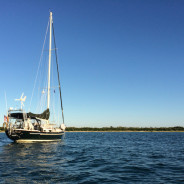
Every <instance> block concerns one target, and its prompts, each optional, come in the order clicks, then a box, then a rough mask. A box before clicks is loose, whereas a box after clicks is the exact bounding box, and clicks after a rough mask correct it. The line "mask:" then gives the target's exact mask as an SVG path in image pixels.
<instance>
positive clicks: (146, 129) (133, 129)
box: [0, 126, 184, 132]
mask: <svg viewBox="0 0 184 184" xmlns="http://www.w3.org/2000/svg"><path fill="white" fill-rule="evenodd" d="M0 131H4V128H3V127H0ZM66 131H70V132H72V131H92V132H93V131H94V132H103V131H104V132H111V131H117V132H118V131H119V132H121V131H125V132H126V131H127V132H128V131H131V132H141V131H144V132H157V131H158V132H159V131H163V132H164V131H165V132H174V131H184V127H181V126H175V127H113V126H110V127H102V128H95V127H66Z"/></svg>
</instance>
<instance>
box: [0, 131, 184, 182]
mask: <svg viewBox="0 0 184 184" xmlns="http://www.w3.org/2000/svg"><path fill="white" fill-rule="evenodd" d="M0 183H8V184H9V183H184V133H171V132H170V133H161V132H157V133H153V132H149V133H145V132H138V133H135V132H112V133H110V132H109V133H108V132H106V133H101V132H98V133H97V132H90V133H89V132H81V133H76V132H67V133H66V134H65V139H64V140H63V141H61V142H58V143H29V144H16V143H12V142H11V141H10V140H9V139H8V138H6V135H5V134H4V133H1V134H0Z"/></svg>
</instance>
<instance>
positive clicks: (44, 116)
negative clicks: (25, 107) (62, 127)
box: [8, 109, 50, 120]
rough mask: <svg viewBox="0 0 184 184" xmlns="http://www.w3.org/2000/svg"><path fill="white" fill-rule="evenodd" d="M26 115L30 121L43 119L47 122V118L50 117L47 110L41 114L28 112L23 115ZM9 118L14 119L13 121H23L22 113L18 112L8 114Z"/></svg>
mask: <svg viewBox="0 0 184 184" xmlns="http://www.w3.org/2000/svg"><path fill="white" fill-rule="evenodd" d="M25 114H27V118H31V119H37V118H39V119H45V120H48V119H49V116H50V111H49V109H46V110H45V111H44V112H43V113H41V114H34V113H32V112H28V113H25ZM8 117H9V118H15V119H23V117H24V116H23V113H22V112H18V113H9V115H8Z"/></svg>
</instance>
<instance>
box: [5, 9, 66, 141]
mask: <svg viewBox="0 0 184 184" xmlns="http://www.w3.org/2000/svg"><path fill="white" fill-rule="evenodd" d="M49 25H50V37H49V62H48V85H47V109H46V110H45V111H44V112H43V113H40V114H35V113H32V112H25V111H24V110H23V106H24V104H23V103H24V102H25V100H26V96H24V94H22V96H21V97H20V99H16V100H18V101H20V102H21V108H20V109H18V110H16V109H13V108H10V109H9V110H8V116H7V122H6V123H5V133H6V135H7V136H8V138H10V139H11V140H13V141H15V142H38V141H60V140H61V139H62V137H63V136H64V133H65V124H64V115H63V105H62V98H61V85H60V79H59V67H58V61H57V54H56V65H57V77H58V85H59V86H58V88H59V94H60V105H61V112H62V120H63V122H62V124H61V125H60V126H59V127H55V125H54V124H52V123H51V122H50V120H49V118H50V89H51V86H50V75H51V53H52V52H51V51H52V34H53V36H54V44H55V35H54V28H53V19H52V12H50V17H49ZM55 53H57V52H56V44H55Z"/></svg>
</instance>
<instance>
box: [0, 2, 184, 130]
mask: <svg viewBox="0 0 184 184" xmlns="http://www.w3.org/2000/svg"><path fill="white" fill-rule="evenodd" d="M49 9H50V10H51V11H53V18H54V25H55V34H56V40H57V47H58V55H59V62H60V72H61V83H62V96H63V106H64V114H65V122H66V126H76V127H81V126H90V127H103V126H127V127H129V126H137V127H150V126H153V127H161V126H184V1H182V0H139V1H137V0H127V1H125V0H52V1H50V0H49V1H48V0H32V1H25V0H16V1H13V0H6V1H5V0H0V23H1V26H0V27H1V29H0V35H1V36H0V37H1V39H0V64H1V72H0V81H1V83H0V117H1V118H0V121H1V122H3V115H4V114H6V104H5V91H6V95H7V103H8V107H12V106H14V105H15V104H17V102H15V101H14V99H15V98H19V97H20V96H21V94H22V92H24V93H25V95H26V96H27V99H26V102H25V108H28V105H29V102H30V98H31V93H32V89H33V85H34V80H35V76H36V70H37V67H38V63H39V58H40V54H41V49H42V45H43V41H44V35H45V30H46V27H47V22H48V17H49ZM31 111H33V112H35V111H34V107H32V109H31ZM1 124H2V123H1Z"/></svg>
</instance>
